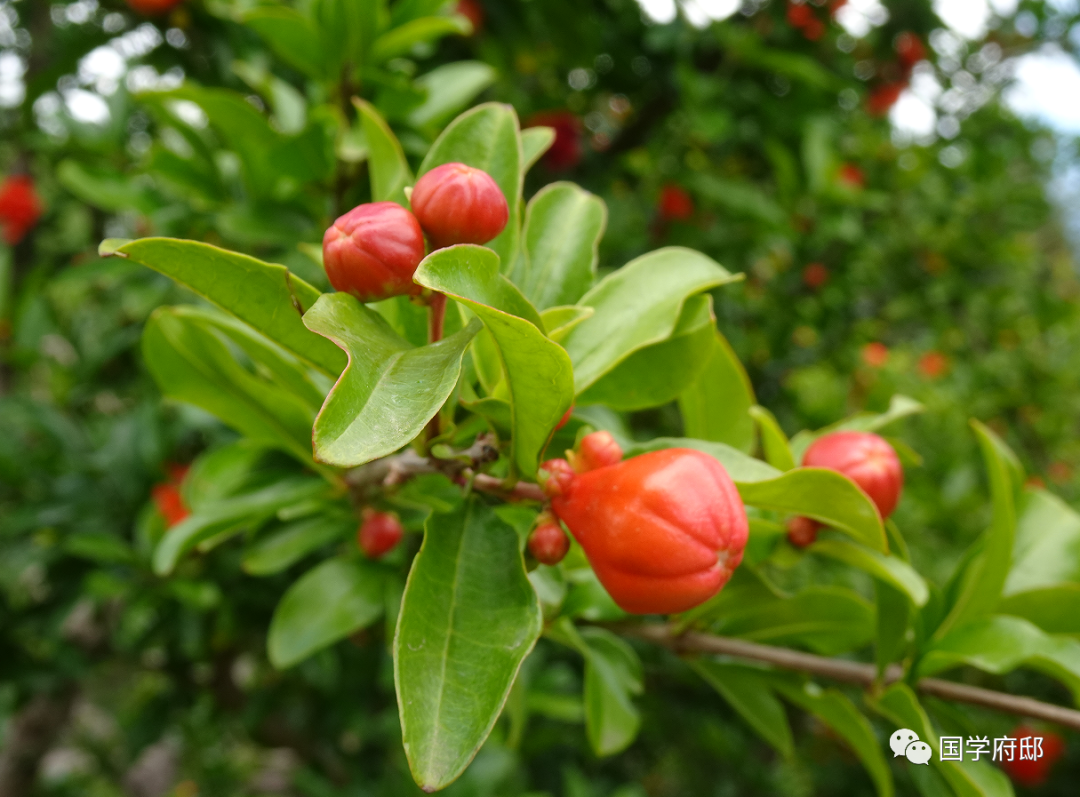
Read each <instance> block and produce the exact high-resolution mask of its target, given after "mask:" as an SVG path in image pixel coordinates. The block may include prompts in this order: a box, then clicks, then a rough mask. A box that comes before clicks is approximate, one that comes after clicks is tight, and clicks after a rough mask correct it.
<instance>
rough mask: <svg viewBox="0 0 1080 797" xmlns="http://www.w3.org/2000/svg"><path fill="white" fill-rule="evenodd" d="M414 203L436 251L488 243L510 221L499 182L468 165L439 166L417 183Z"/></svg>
mask: <svg viewBox="0 0 1080 797" xmlns="http://www.w3.org/2000/svg"><path fill="white" fill-rule="evenodd" d="M410 201H411V203H412V208H413V212H414V213H415V214H416V218H417V220H418V221H419V222H420V226H421V227H422V228H423V229H424V232H426V233H427V236H428V239H429V240H430V241H431V245H432V247H433V248H435V249H441V248H442V247H444V246H452V245H453V244H486V243H487V242H488V241H490V240H491V239H492V238H494V237H495V236H496V235H498V234H499V233H501V232H502V231H503V227H505V226H506V222H507V220H508V219H509V218H510V208H509V206H508V205H507V204H506V197H505V196H503V192H502V189H500V188H499V185H498V183H496V182H495V181H494V180H492V179H491V175H490V174H488V173H487V172H485V171H481V170H480V169H474V168H473V167H472V166H466V165H465V164H464V163H444V164H443V165H442V166H436V167H435V168H434V169H432V170H431V171H430V172H428V173H427V174H425V175H424V176H423V177H421V178H420V179H419V180H418V181H417V182H416V187H415V188H413V192H412V198H411V200H410Z"/></svg>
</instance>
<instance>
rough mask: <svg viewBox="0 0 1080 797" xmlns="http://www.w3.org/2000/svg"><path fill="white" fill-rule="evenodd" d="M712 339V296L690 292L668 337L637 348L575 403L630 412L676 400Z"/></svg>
mask: <svg viewBox="0 0 1080 797" xmlns="http://www.w3.org/2000/svg"><path fill="white" fill-rule="evenodd" d="M715 338H716V319H715V317H714V316H713V312H712V297H711V296H709V295H708V294H705V295H699V296H691V297H690V298H689V299H687V300H686V303H685V304H684V305H683V308H682V312H681V313H680V314H679V320H678V321H677V322H676V324H675V329H674V330H673V331H672V334H671V337H670V338H668V339H667V340H665V341H663V342H661V343H656V344H653V345H651V346H646V347H645V348H643V349H638V350H637V351H635V352H634V353H633V354H631V355H630V356H629V357H627V358H626V359H625V360H623V361H622V362H621V363H619V364H618V365H617V366H615V367H614V368H613V369H612V370H610V371H608V372H607V373H606V374H604V375H603V376H602V377H600V379H598V380H597V381H596V382H594V383H593V384H592V385H591V386H590V387H588V388H586V389H585V390H584V391H582V392H581V393H580V394H579V395H578V398H577V403H578V404H580V405H586V404H603V405H605V406H607V407H610V408H611V409H613V410H617V411H620V412H631V411H633V410H643V409H648V408H650V407H659V406H661V405H663V404H667V403H668V402H669V401H674V400H675V399H676V398H678V397H679V395H680V394H681V393H682V392H683V391H684V390H686V388H687V387H689V386H690V385H691V384H693V382H694V380H695V379H697V377H698V375H699V374H700V373H701V370H702V367H703V366H704V365H705V362H706V361H707V360H708V358H709V354H710V353H711V352H712V349H713V346H715Z"/></svg>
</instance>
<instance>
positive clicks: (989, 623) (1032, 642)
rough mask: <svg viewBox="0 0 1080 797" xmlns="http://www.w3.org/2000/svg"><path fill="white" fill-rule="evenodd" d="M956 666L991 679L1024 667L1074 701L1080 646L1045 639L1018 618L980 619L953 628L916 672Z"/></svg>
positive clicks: (1079, 683)
mask: <svg viewBox="0 0 1080 797" xmlns="http://www.w3.org/2000/svg"><path fill="white" fill-rule="evenodd" d="M961 664H968V665H970V666H972V667H978V668H979V669H980V670H986V671H987V672H991V673H994V674H995V675H1001V674H1003V673H1007V672H1012V671H1013V670H1015V669H1016V668H1018V667H1021V666H1024V665H1026V666H1028V667H1031V668H1032V669H1035V670H1039V671H1041V672H1044V673H1046V674H1047V675H1050V676H1051V677H1053V678H1057V679H1058V680H1059V681H1061V682H1062V683H1063V684H1065V685H1066V686H1067V687H1068V688H1069V689H1070V690H1071V691H1072V693H1073V699H1074V700H1075V701H1077V702H1080V642H1078V641H1077V640H1075V639H1071V638H1068V637H1055V636H1051V635H1050V634H1047V633H1045V632H1044V631H1041V630H1039V629H1038V628H1037V627H1036V626H1034V625H1033V624H1031V623H1029V622H1028V621H1027V620H1022V619H1020V618H1019V617H1006V616H996V617H986V618H982V619H979V620H974V621H972V622H969V623H965V624H964V625H961V626H957V627H956V628H954V629H953V630H952V631H950V632H949V633H947V634H945V635H944V636H942V637H941V638H939V639H936V640H934V642H933V643H932V644H931V646H930V647H929V649H927V650H926V651H925V653H924V654H923V656H922V658H921V659H920V661H919V668H918V674H919V675H920V676H928V675H933V674H934V673H938V672H941V671H942V670H947V669H951V668H952V667H956V666H959V665H961Z"/></svg>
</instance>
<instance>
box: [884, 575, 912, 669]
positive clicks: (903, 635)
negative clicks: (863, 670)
mask: <svg viewBox="0 0 1080 797" xmlns="http://www.w3.org/2000/svg"><path fill="white" fill-rule="evenodd" d="M874 596H875V597H876V599H877V601H876V603H877V639H876V640H875V641H874V658H875V661H876V663H877V668H878V675H879V676H880V675H882V674H883V673H884V672H885V668H886V667H888V666H889V665H890V664H892V663H893V662H894V661H896V660H897V659H900V658H902V657H903V654H904V651H905V650H906V648H907V645H908V639H907V633H908V628H909V627H910V626H911V620H912V615H913V611H912V604H911V598H910V597H908V595H907V594H906V593H904V592H901V591H900V590H898V589H895V588H893V587H891V586H889V584H888V583H886V582H884V581H877V582H876V583H875V584H874Z"/></svg>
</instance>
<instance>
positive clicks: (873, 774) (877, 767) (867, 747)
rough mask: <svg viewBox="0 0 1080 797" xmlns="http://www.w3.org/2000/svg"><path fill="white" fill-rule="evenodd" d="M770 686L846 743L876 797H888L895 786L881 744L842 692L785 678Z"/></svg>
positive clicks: (864, 718) (776, 679)
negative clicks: (868, 778)
mask: <svg viewBox="0 0 1080 797" xmlns="http://www.w3.org/2000/svg"><path fill="white" fill-rule="evenodd" d="M773 685H774V687H775V688H776V690H777V691H778V692H780V694H781V695H783V696H784V697H785V698H786V699H787V700H790V701H791V702H792V703H794V704H795V705H797V706H799V707H800V708H801V709H803V710H804V711H809V712H810V713H811V714H813V715H814V716H815V717H817V718H819V719H820V720H821V721H822V722H824V723H825V724H826V725H828V726H829V727H830V728H832V729H833V730H834V731H835V732H836V733H837V734H839V735H840V737H841V738H843V740H844V741H845V742H847V744H848V746H849V747H850V748H851V750H852V752H854V753H855V755H857V756H858V757H859V761H860V762H861V763H862V765H863V766H864V767H865V768H866V771H867V772H868V773H869V774H870V778H871V779H872V780H873V781H874V788H875V789H876V791H877V793H878V797H892V795H893V794H894V793H895V787H894V786H893V779H892V774H891V773H890V772H889V764H888V762H887V761H886V759H885V756H884V754H883V753H882V752H881V743H880V742H879V741H878V738H877V735H876V734H875V733H874V729H873V727H872V726H871V725H870V721H869V720H868V719H867V718H866V717H865V716H864V715H863V713H862V712H861V711H859V709H858V708H856V707H855V704H854V703H852V702H851V701H850V700H849V699H848V698H847V696H846V695H845V694H844V693H843V692H841V691H840V690H838V689H822V688H821V687H820V686H818V685H817V684H815V683H812V682H805V683H802V684H797V683H794V682H793V681H792V680H791V679H790V678H786V677H779V678H775V679H774V682H773Z"/></svg>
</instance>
